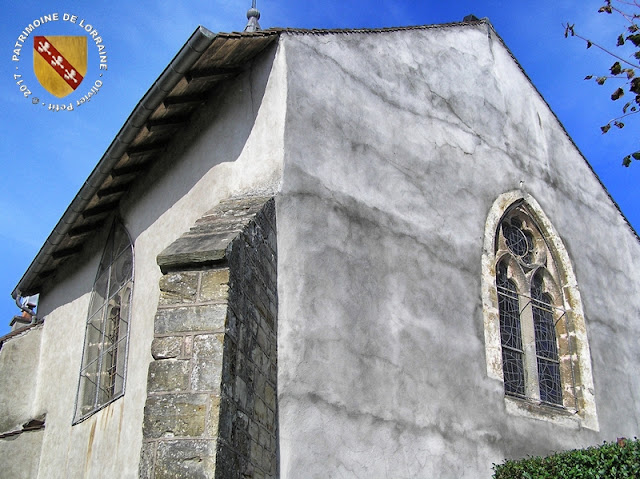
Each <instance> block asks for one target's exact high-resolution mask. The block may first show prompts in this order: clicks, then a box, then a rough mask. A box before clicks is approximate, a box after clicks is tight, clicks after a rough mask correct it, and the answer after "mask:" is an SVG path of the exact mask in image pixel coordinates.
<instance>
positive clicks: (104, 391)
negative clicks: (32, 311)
mask: <svg viewBox="0 0 640 479" xmlns="http://www.w3.org/2000/svg"><path fill="white" fill-rule="evenodd" d="M132 290H133V245H132V243H131V239H130V238H129V234H128V233H127V231H126V230H125V229H124V227H123V226H122V224H121V223H120V222H119V221H117V220H116V221H114V222H113V225H112V227H111V231H110V233H109V237H108V238H107V243H106V245H105V248H104V252H103V253H102V259H101V261H100V265H99V267H98V273H97V274H96V279H95V282H94V284H93V290H92V292H91V300H90V304H89V313H88V315H87V323H86V330H85V339H84V349H83V354H82V367H81V369H80V381H79V384H78V395H77V399H76V412H75V420H74V422H79V421H81V420H83V419H85V418H86V417H88V416H89V415H91V414H93V413H94V412H96V411H97V410H99V409H101V408H102V407H104V406H106V405H107V404H109V403H110V402H111V401H113V400H115V399H117V398H119V397H120V396H122V395H123V394H124V385H125V372H126V360H127V347H128V341H129V316H130V306H131V293H132Z"/></svg>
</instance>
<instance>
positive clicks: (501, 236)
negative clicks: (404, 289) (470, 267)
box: [483, 191, 598, 429]
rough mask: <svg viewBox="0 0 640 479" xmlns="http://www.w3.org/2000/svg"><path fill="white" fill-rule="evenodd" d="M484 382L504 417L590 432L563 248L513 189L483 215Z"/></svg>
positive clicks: (584, 365)
mask: <svg viewBox="0 0 640 479" xmlns="http://www.w3.org/2000/svg"><path fill="white" fill-rule="evenodd" d="M483 311H484V320H485V343H486V344H485V345H486V351H487V354H486V358H487V372H488V373H489V377H491V378H495V379H498V380H501V381H502V383H503V388H504V396H505V401H506V402H507V411H508V412H510V413H513V414H519V415H524V416H529V417H535V418H537V419H544V420H549V421H552V422H559V423H563V422H567V423H572V422H574V421H576V420H579V421H581V422H582V424H583V426H584V427H588V428H590V429H597V428H598V422H597V417H596V409H595V401H594V396H593V378H592V374H591V360H590V354H589V346H588V342H587V335H586V325H585V319H584V314H583V312H582V303H581V299H580V293H579V291H578V289H577V283H576V279H575V276H574V273H573V269H572V266H571V261H570V260H569V257H568V254H567V252H566V249H565V248H564V245H563V243H562V241H561V239H560V238H559V236H558V235H557V233H556V232H555V229H554V228H553V226H552V225H551V223H550V222H549V220H548V219H547V217H546V216H545V214H544V213H543V212H542V210H541V208H540V206H539V205H538V203H537V202H536V201H535V200H534V199H533V198H532V197H531V196H529V195H526V194H523V193H522V192H520V191H515V192H511V193H505V194H504V195H501V196H500V197H499V198H498V199H497V200H496V202H495V203H494V205H493V208H492V210H491V211H490V213H489V217H488V220H487V225H486V227H485V244H484V254H483Z"/></svg>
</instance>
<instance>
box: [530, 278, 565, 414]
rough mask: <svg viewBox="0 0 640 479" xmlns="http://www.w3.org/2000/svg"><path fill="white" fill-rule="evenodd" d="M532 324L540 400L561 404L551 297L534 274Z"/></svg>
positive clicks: (558, 363)
mask: <svg viewBox="0 0 640 479" xmlns="http://www.w3.org/2000/svg"><path fill="white" fill-rule="evenodd" d="M531 299H532V312H533V326H534V331H535V338H536V358H537V366H538V381H539V386H540V400H541V401H543V402H548V403H552V404H562V389H561V387H560V362H559V361H558V343H557V340H556V328H555V325H554V321H553V312H554V311H553V305H552V304H551V298H550V296H549V295H548V294H545V293H544V292H543V289H542V280H541V279H540V277H539V276H535V277H534V280H533V284H532V285H531Z"/></svg>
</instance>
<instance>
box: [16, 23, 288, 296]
mask: <svg viewBox="0 0 640 479" xmlns="http://www.w3.org/2000/svg"><path fill="white" fill-rule="evenodd" d="M277 36H278V31H275V30H273V31H269V30H267V31H260V32H255V33H241V34H240V33H230V34H224V33H222V34H214V33H212V32H210V31H209V30H207V29H206V28H204V27H198V28H197V29H196V31H195V32H194V33H193V34H192V35H191V37H190V38H189V40H188V41H187V42H186V44H185V45H184V46H183V47H182V48H181V50H180V51H179V52H178V54H177V55H176V56H175V57H174V59H173V60H172V61H171V63H169V65H168V66H167V68H165V70H164V72H162V74H161V75H160V77H159V78H158V79H157V80H156V81H155V83H154V84H153V85H152V86H151V88H150V89H149V91H148V92H147V93H146V95H145V96H144V97H143V98H142V100H140V102H139V103H138V105H137V106H136V107H135V109H134V110H133V112H132V113H131V115H130V116H129V118H128V119H127V121H126V122H125V124H124V125H123V126H122V128H121V129H120V132H119V133H118V135H117V136H116V137H115V139H114V140H113V141H112V143H111V145H110V146H109V148H108V149H107V151H106V152H105V154H104V155H103V156H102V158H101V159H100V161H99V162H98V164H97V165H96V167H95V168H94V170H93V171H92V172H91V174H90V175H89V178H88V179H87V180H86V181H85V183H84V185H83V186H82V188H81V189H80V191H79V192H78V194H77V195H76V197H75V198H74V199H73V201H72V202H71V204H70V205H69V207H68V208H67V210H66V211H65V212H64V214H63V216H62V218H61V219H60V221H59V222H58V224H57V225H56V227H55V228H54V230H53V232H52V233H51V234H50V235H49V237H48V238H47V240H46V242H45V244H44V245H43V246H42V248H41V249H40V251H39V252H38V254H37V256H36V258H35V259H34V260H33V262H32V263H31V265H30V266H29V268H28V269H27V271H26V273H25V274H24V275H23V277H22V279H21V280H20V282H19V283H18V285H17V286H16V287H15V289H14V290H13V293H12V296H13V297H16V296H17V295H18V294H20V295H28V294H30V292H37V291H39V289H40V287H41V285H42V283H43V281H44V280H45V279H46V278H47V277H49V276H50V275H51V274H52V273H53V272H54V271H55V270H56V269H57V268H58V267H59V266H60V265H61V264H62V263H63V262H64V261H66V260H67V259H68V258H70V257H72V256H73V255H74V254H76V253H78V252H80V251H81V249H82V246H83V244H84V243H85V242H86V241H87V239H88V238H89V237H90V236H91V234H93V233H94V232H95V231H96V230H97V229H99V228H100V227H101V226H102V224H103V222H104V221H105V219H106V218H107V217H108V216H109V215H110V214H111V213H112V212H113V211H114V210H115V209H116V208H117V207H118V205H119V202H120V199H121V198H122V197H123V196H124V195H125V194H126V193H127V191H128V190H129V188H130V186H131V184H132V183H133V182H134V181H135V180H136V178H137V177H138V175H140V174H141V173H143V172H145V171H146V170H147V169H148V168H149V167H150V166H151V165H152V164H153V162H154V160H155V159H156V158H157V157H158V156H159V155H161V154H162V153H163V152H164V150H165V149H166V147H167V145H168V144H169V142H170V141H171V139H172V138H173V136H174V134H175V133H176V132H177V131H178V129H180V128H181V127H182V126H183V125H184V123H185V122H187V121H188V119H189V118H190V117H191V115H192V114H193V113H194V112H195V111H196V110H197V109H198V108H199V106H200V105H201V104H202V103H203V102H204V101H205V99H206V98H207V96H208V94H209V93H210V92H211V91H212V90H213V89H214V88H215V87H216V85H217V84H218V83H219V82H220V81H222V80H225V79H228V78H230V77H233V76H235V75H238V74H239V73H240V72H242V71H243V69H244V68H245V67H246V65H247V64H248V62H249V61H250V60H251V59H252V58H254V57H255V56H256V55H258V54H259V53H260V52H261V51H262V50H264V49H265V47H267V46H268V45H269V44H270V43H272V42H273V41H275V40H276V39H277Z"/></svg>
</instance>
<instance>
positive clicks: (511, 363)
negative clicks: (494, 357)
mask: <svg viewBox="0 0 640 479" xmlns="http://www.w3.org/2000/svg"><path fill="white" fill-rule="evenodd" d="M502 372H503V374H504V392H505V394H509V395H512V396H524V364H523V362H522V353H521V352H520V351H514V350H512V349H508V348H505V347H503V348H502Z"/></svg>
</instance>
